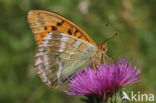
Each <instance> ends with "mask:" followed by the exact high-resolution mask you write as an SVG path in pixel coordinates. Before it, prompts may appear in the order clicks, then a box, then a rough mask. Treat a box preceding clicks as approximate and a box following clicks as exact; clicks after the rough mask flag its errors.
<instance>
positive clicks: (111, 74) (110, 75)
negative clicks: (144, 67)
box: [66, 59, 141, 101]
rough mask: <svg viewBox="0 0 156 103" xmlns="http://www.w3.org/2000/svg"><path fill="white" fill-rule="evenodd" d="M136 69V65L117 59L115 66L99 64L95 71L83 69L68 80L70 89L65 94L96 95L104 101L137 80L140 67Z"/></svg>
mask: <svg viewBox="0 0 156 103" xmlns="http://www.w3.org/2000/svg"><path fill="white" fill-rule="evenodd" d="M136 68H137V65H132V63H128V61H127V60H125V59H119V61H118V63H117V64H100V65H98V69H97V70H96V71H94V70H93V69H91V68H85V70H84V71H82V72H77V74H76V76H75V77H74V78H70V80H69V81H70V83H69V84H68V85H69V87H70V88H68V90H67V91H66V92H67V93H68V94H69V95H96V96H97V97H98V98H100V99H101V100H104V101H106V100H107V98H108V97H112V96H113V94H114V93H115V92H117V91H118V90H119V89H121V88H122V87H124V86H126V85H128V84H132V83H134V82H137V81H138V80H139V77H140V72H141V67H139V69H138V70H137V69H136Z"/></svg>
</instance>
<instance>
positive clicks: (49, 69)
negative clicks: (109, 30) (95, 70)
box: [28, 10, 107, 87]
mask: <svg viewBox="0 0 156 103" xmlns="http://www.w3.org/2000/svg"><path fill="white" fill-rule="evenodd" d="M28 22H29V25H30V27H31V29H32V31H33V34H34V37H35V40H36V43H37V49H36V54H35V67H36V69H37V73H38V74H39V76H40V77H41V79H42V82H44V83H45V84H47V85H48V86H50V87H57V86H59V85H60V84H62V82H63V81H64V80H65V79H66V78H67V77H68V76H69V75H71V74H73V73H74V72H76V71H78V70H80V69H81V68H84V67H86V66H91V65H93V64H95V66H97V65H98V64H99V63H100V62H103V58H104V54H105V52H106V51H107V43H106V42H103V43H101V44H98V45H97V44H96V43H95V42H94V41H93V40H92V39H91V38H90V37H89V35H88V34H87V33H86V32H84V31H83V30H82V29H81V28H80V27H78V26H77V25H76V24H74V23H73V22H71V21H70V20H68V19H66V18H64V17H63V16H61V15H59V14H56V13H54V12H50V11H46V10H31V11H30V12H29V13H28Z"/></svg>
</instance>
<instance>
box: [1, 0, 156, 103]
mask: <svg viewBox="0 0 156 103" xmlns="http://www.w3.org/2000/svg"><path fill="white" fill-rule="evenodd" d="M84 1H85V2H87V3H89V6H88V7H87V5H86V4H84V5H82V2H84ZM80 4H81V5H80ZM155 4H156V2H155V1H154V0H148V1H147V0H140V1H139V0H137V1H135V0H131V1H130V0H111V1H110V0H0V13H1V14H0V103H37V102H38V103H65V102H66V103H80V102H79V100H78V97H76V96H75V97H71V96H67V95H66V94H65V93H62V92H61V91H58V90H52V89H49V88H48V87H47V86H45V85H44V84H43V83H41V81H40V79H39V77H38V76H37V75H36V73H35V70H34V68H33V63H34V54H35V46H36V44H35V41H34V37H33V34H32V32H31V30H30V28H29V27H28V23H27V13H28V11H29V10H31V9H47V10H51V11H54V12H57V13H60V14H61V15H64V16H65V17H67V18H69V19H70V20H72V21H73V22H75V23H76V24H78V25H79V26H80V27H82V28H83V29H84V30H85V31H86V32H87V33H88V34H89V35H90V36H91V37H92V38H93V39H94V40H95V41H96V43H100V42H101V41H103V40H105V39H106V38H108V37H110V36H112V35H113V34H114V33H115V32H118V33H119V35H118V36H117V37H116V38H114V39H113V40H111V41H109V44H108V47H109V50H108V53H107V54H108V55H109V56H110V57H112V58H113V59H117V58H118V56H122V57H126V56H127V57H128V58H129V59H131V58H133V59H137V61H138V63H139V64H143V65H144V68H143V71H142V81H141V82H139V83H136V84H133V85H130V86H128V88H129V90H134V91H136V92H137V91H140V92H141V93H153V94H156V82H155V80H156V76H155V73H156V68H155V67H156V63H155V61H156V53H155V51H156V46H155V45H156V29H155V27H156V19H155V18H156V12H155ZM80 6H81V7H80ZM85 6H86V9H85V10H86V11H85V10H81V9H82V7H85ZM84 11H85V12H84ZM106 24H109V25H110V27H109V28H107V29H106V27H105V25H106Z"/></svg>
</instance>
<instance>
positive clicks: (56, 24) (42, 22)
mask: <svg viewBox="0 0 156 103" xmlns="http://www.w3.org/2000/svg"><path fill="white" fill-rule="evenodd" d="M28 22H29V24H30V27H31V28H32V31H33V33H34V35H35V39H36V42H37V44H38V45H39V44H40V43H41V41H42V40H43V38H44V37H45V36H46V35H47V34H48V33H49V32H53V33H65V34H67V35H71V36H74V37H76V38H79V39H81V40H84V41H87V42H89V43H91V44H93V45H94V46H96V44H95V42H94V41H93V40H92V39H91V38H90V37H89V36H88V34H87V33H85V32H84V31H83V30H82V29H81V28H80V27H78V26H77V25H76V24H74V23H73V22H71V21H70V20H68V19H66V18H64V17H63V16H61V15H59V14H56V13H54V12H50V11H46V10H31V11H30V12H29V13H28Z"/></svg>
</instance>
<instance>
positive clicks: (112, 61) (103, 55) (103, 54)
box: [101, 52, 116, 63]
mask: <svg viewBox="0 0 156 103" xmlns="http://www.w3.org/2000/svg"><path fill="white" fill-rule="evenodd" d="M104 57H106V59H107V60H108V61H110V62H111V63H116V61H114V60H112V58H110V57H109V56H107V55H106V54H105V53H104V52H103V53H102V58H101V63H103V60H104Z"/></svg>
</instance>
